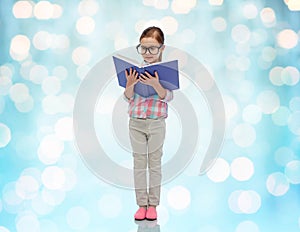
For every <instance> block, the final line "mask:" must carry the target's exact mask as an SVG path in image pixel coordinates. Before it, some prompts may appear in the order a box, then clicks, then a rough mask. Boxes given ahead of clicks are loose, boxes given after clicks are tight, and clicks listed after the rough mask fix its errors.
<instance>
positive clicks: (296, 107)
mask: <svg viewBox="0 0 300 232" xmlns="http://www.w3.org/2000/svg"><path fill="white" fill-rule="evenodd" d="M289 107H290V109H291V111H293V112H295V111H300V97H293V98H292V99H291V100H290V102H289Z"/></svg>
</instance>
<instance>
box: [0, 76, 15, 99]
mask: <svg viewBox="0 0 300 232" xmlns="http://www.w3.org/2000/svg"><path fill="white" fill-rule="evenodd" d="M11 86H12V80H11V78H10V77H7V76H0V95H7V94H8V93H9V89H10V88H11Z"/></svg>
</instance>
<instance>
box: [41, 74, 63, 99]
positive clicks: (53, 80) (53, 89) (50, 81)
mask: <svg viewBox="0 0 300 232" xmlns="http://www.w3.org/2000/svg"><path fill="white" fill-rule="evenodd" d="M60 89H61V84H60V79H58V78H57V77H46V78H45V79H44V80H43V83H42V90H43V91H44V93H45V94H46V95H55V94H57V93H58V92H59V91H60Z"/></svg>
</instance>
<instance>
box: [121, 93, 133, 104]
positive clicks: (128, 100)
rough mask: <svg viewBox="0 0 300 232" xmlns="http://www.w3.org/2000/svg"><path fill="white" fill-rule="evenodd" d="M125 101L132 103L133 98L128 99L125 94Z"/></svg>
mask: <svg viewBox="0 0 300 232" xmlns="http://www.w3.org/2000/svg"><path fill="white" fill-rule="evenodd" d="M123 99H124V100H125V101H127V102H130V101H132V100H133V96H132V97H131V98H128V97H126V95H125V92H124V93H123Z"/></svg>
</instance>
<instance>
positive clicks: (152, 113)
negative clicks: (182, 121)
mask: <svg viewBox="0 0 300 232" xmlns="http://www.w3.org/2000/svg"><path fill="white" fill-rule="evenodd" d="M166 90H167V94H166V96H165V98H164V99H161V98H160V97H159V96H158V95H157V94H155V95H152V96H150V97H147V98H145V97H142V96H140V95H138V94H136V93H135V94H134V95H133V96H132V97H131V98H130V99H128V98H127V97H126V96H125V94H124V99H125V100H126V101H127V102H129V106H128V114H129V116H130V117H131V118H160V117H163V118H167V117H168V103H167V102H168V101H171V100H172V99H173V92H172V91H170V90H168V89H166Z"/></svg>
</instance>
